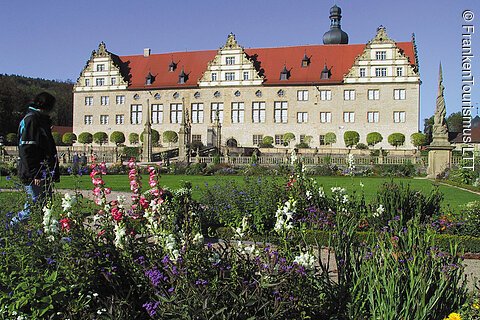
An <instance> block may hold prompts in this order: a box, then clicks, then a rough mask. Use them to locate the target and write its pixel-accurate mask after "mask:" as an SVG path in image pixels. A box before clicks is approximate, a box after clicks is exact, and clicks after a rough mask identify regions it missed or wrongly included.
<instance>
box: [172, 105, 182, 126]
mask: <svg viewBox="0 0 480 320" xmlns="http://www.w3.org/2000/svg"><path fill="white" fill-rule="evenodd" d="M182 111H183V106H182V104H181V103H171V104H170V123H182Z"/></svg>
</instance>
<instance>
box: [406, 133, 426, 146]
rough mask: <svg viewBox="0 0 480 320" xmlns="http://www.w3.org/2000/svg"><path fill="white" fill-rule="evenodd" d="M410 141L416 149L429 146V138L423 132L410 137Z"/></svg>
mask: <svg viewBox="0 0 480 320" xmlns="http://www.w3.org/2000/svg"><path fill="white" fill-rule="evenodd" d="M410 141H411V142H412V144H413V145H414V146H415V147H417V148H418V147H422V146H425V145H427V136H426V135H425V134H423V133H421V132H416V133H413V134H412V135H411V136H410Z"/></svg>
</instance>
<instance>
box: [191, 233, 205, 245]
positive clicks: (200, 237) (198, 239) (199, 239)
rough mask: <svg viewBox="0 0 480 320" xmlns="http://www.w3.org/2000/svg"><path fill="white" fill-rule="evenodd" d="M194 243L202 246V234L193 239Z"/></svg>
mask: <svg viewBox="0 0 480 320" xmlns="http://www.w3.org/2000/svg"><path fill="white" fill-rule="evenodd" d="M193 243H195V244H202V243H203V235H202V234H201V233H197V234H196V235H195V237H194V238H193Z"/></svg>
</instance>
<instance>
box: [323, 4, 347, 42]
mask: <svg viewBox="0 0 480 320" xmlns="http://www.w3.org/2000/svg"><path fill="white" fill-rule="evenodd" d="M340 20H342V9H340V7H337V5H334V6H333V7H331V8H330V30H329V31H327V32H325V34H324V35H323V44H348V34H347V33H346V32H345V31H343V30H342V28H341V26H340Z"/></svg>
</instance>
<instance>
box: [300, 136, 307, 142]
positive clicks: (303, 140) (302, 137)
mask: <svg viewBox="0 0 480 320" xmlns="http://www.w3.org/2000/svg"><path fill="white" fill-rule="evenodd" d="M305 137H306V136H305V135H304V134H301V135H300V143H303V142H305Z"/></svg>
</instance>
